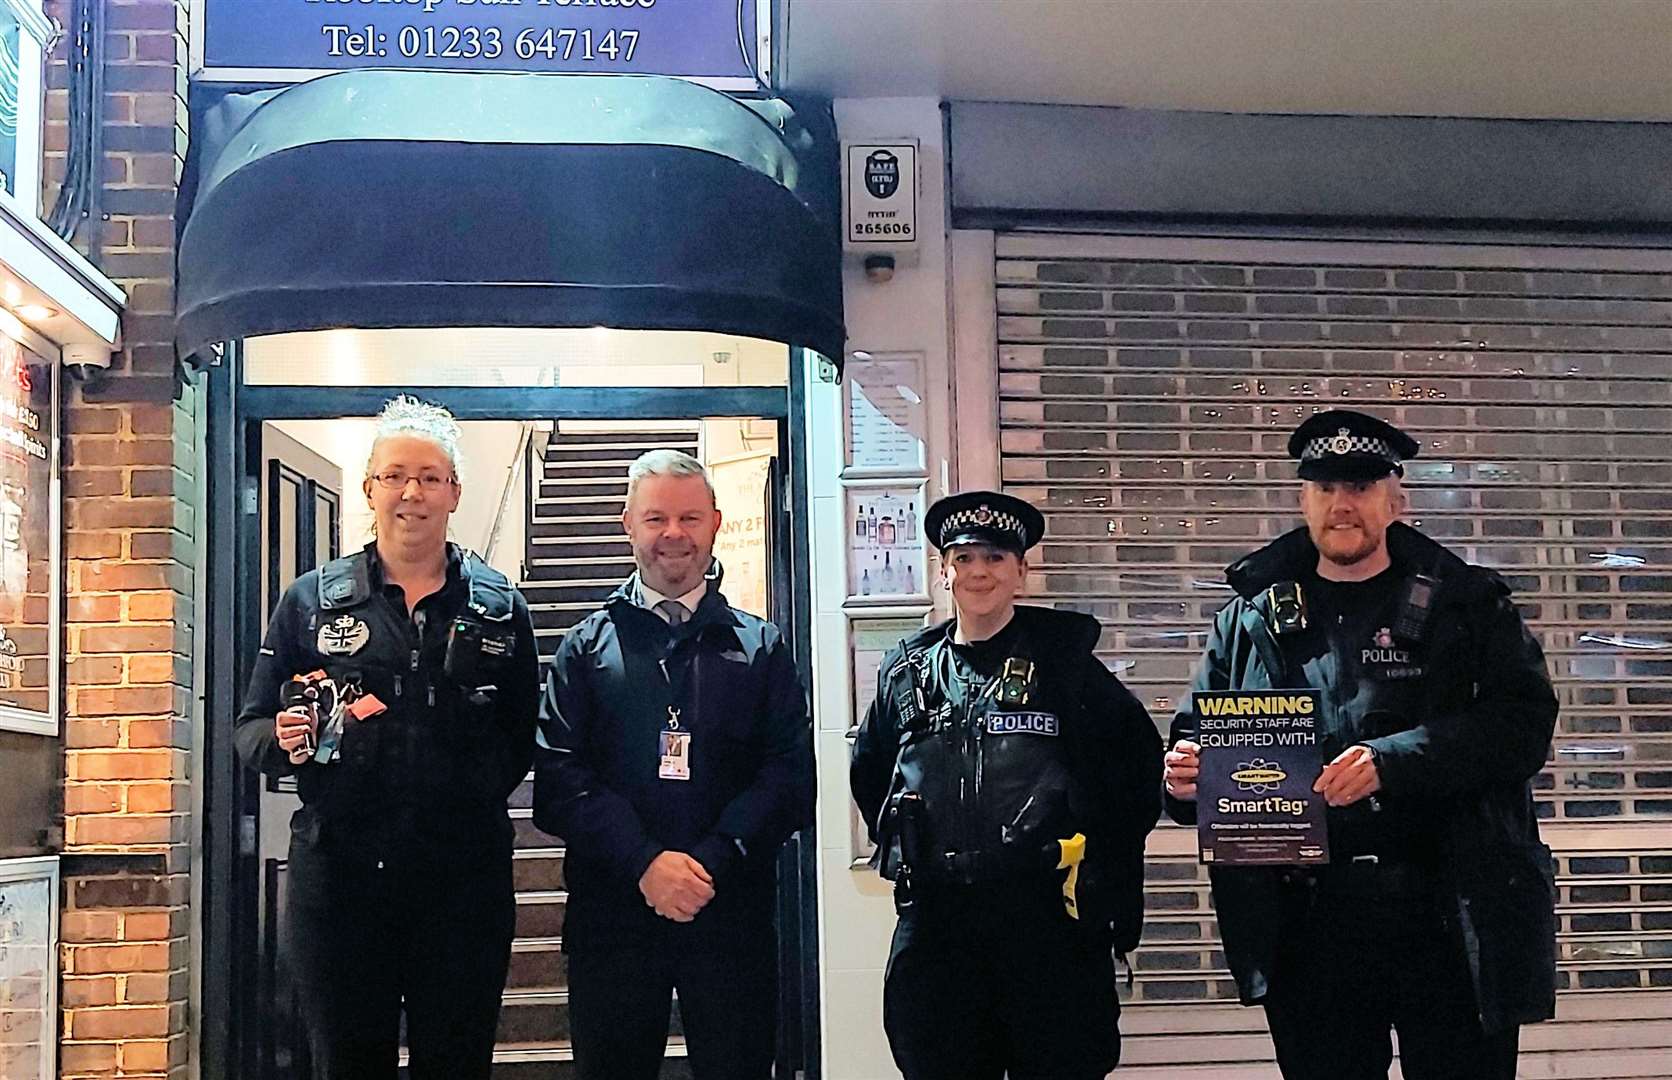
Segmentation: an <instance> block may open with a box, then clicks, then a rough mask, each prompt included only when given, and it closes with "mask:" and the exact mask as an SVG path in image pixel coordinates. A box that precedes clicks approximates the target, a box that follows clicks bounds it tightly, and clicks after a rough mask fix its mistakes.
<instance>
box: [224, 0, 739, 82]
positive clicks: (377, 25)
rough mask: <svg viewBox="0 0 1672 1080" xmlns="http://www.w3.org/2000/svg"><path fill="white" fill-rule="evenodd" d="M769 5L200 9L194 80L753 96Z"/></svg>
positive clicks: (512, 2) (384, 1) (374, 2)
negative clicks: (535, 84) (701, 89)
mask: <svg viewBox="0 0 1672 1080" xmlns="http://www.w3.org/2000/svg"><path fill="white" fill-rule="evenodd" d="M764 7H766V4H765V3H764V2H763V0H202V3H201V5H200V7H199V11H200V13H201V14H200V18H201V19H202V25H201V26H200V27H199V31H200V33H199V35H198V40H200V41H202V42H203V54H202V57H201V62H200V63H199V64H198V65H197V67H198V69H199V70H198V71H197V72H196V74H197V76H198V77H199V78H204V79H210V80H221V81H238V82H244V81H250V82H289V81H295V80H298V79H302V78H309V77H312V76H313V75H317V74H322V73H324V72H328V71H342V70H345V69H349V68H370V67H376V68H423V69H430V70H453V71H537V72H572V73H575V72H578V73H585V74H593V75H597V74H620V75H673V76H677V77H680V78H688V79H694V80H698V81H701V82H705V83H708V84H710V85H712V86H716V87H718V88H720V89H752V88H753V87H755V86H756V85H757V82H756V74H757V72H760V65H759V56H760V53H761V47H760V46H761V42H760V40H759V28H760V26H761V16H762V12H761V10H760V9H761V8H764ZM769 55H770V54H769ZM760 74H761V76H762V78H763V79H764V77H765V73H764V72H760Z"/></svg>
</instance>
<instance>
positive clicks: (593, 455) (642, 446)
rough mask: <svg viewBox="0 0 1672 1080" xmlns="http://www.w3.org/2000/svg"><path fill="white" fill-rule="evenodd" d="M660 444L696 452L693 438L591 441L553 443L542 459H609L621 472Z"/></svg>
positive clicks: (549, 462)
mask: <svg viewBox="0 0 1672 1080" xmlns="http://www.w3.org/2000/svg"><path fill="white" fill-rule="evenodd" d="M660 446H667V447H671V448H673V449H675V450H683V451H685V452H686V453H687V454H695V453H696V452H697V443H696V440H695V439H688V440H686V441H684V442H680V441H677V440H667V441H664V442H659V443H626V442H624V443H592V444H590V445H588V446H570V445H568V444H566V443H553V444H550V445H548V446H547V447H546V452H545V454H544V455H543V456H542V459H543V460H544V461H545V462H546V463H547V464H554V463H559V462H565V461H609V462H616V463H619V464H620V466H621V469H622V471H623V472H625V471H626V470H627V466H628V465H630V464H632V462H633V460H634V459H635V458H637V457H638V456H639V455H640V454H642V453H644V452H645V451H646V450H654V449H656V448H657V447H660Z"/></svg>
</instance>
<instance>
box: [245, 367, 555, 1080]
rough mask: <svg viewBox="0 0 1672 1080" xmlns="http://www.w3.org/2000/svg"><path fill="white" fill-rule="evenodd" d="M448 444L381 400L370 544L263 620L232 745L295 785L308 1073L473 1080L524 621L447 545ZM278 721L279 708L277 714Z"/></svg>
mask: <svg viewBox="0 0 1672 1080" xmlns="http://www.w3.org/2000/svg"><path fill="white" fill-rule="evenodd" d="M458 438H459V428H458V425H457V424H456V423H454V422H453V418H452V417H451V416H450V415H449V414H448V413H447V411H446V410H444V409H441V408H439V407H437V406H433V405H426V404H424V403H422V402H419V401H417V400H415V399H413V398H409V397H404V396H403V397H398V398H396V399H395V400H394V401H391V402H390V403H389V405H388V406H387V407H386V408H385V409H384V410H383V413H382V415H381V416H379V417H378V427H377V435H376V438H375V441H374V442H373V444H372V453H371V460H370V461H369V462H368V464H367V468H366V472H367V475H366V479H365V482H364V491H365V495H366V501H367V502H368V503H369V504H370V506H371V509H372V512H373V515H374V517H375V521H376V540H375V541H374V542H373V543H371V544H367V545H366V547H365V549H364V550H362V551H358V552H355V553H354V554H353V555H349V556H347V557H346V558H342V559H337V560H335V561H333V562H330V563H327V564H326V565H325V566H323V567H321V568H320V569H319V570H316V571H312V572H310V573H307V574H304V575H302V576H301V577H300V578H298V579H297V580H296V582H295V584H293V585H292V586H291V587H290V588H289V590H288V591H286V593H285V595H284V598H283V599H282V600H280V601H279V604H278V607H277V609H276V610H275V611H274V612H273V619H272V622H271V624H270V625H269V626H268V629H267V637H266V640H265V641H264V642H263V644H262V648H261V654H260V656H259V657H258V658H257V660H256V664H255V672H254V674H253V676H252V677H251V680H250V688H249V693H248V694H247V695H246V697H245V700H244V708H243V711H242V713H241V715H240V717H239V720H238V729H237V733H236V736H235V740H236V743H237V746H238V751H239V753H240V755H241V756H242V757H243V758H244V760H245V761H247V762H249V763H251V764H253V765H255V766H257V767H259V768H260V769H261V770H262V772H264V773H266V774H268V775H269V776H276V775H283V774H287V773H289V774H294V775H295V776H296V787H297V791H298V792H299V793H300V795H301V797H302V807H301V809H299V810H297V811H296V814H295V816H294V817H293V818H292V819H291V845H290V870H289V882H288V887H287V895H286V902H285V909H284V913H283V917H282V922H281V933H282V935H283V939H284V947H285V951H286V954H287V958H288V961H289V965H290V973H291V977H292V982H293V983H294V984H295V986H296V991H297V998H298V1001H299V1003H300V1008H301V1013H302V1022H303V1024H304V1026H305V1027H306V1029H307V1035H308V1045H309V1049H310V1050H311V1052H312V1056H313V1063H314V1075H315V1076H316V1077H321V1078H336V1077H352V1078H355V1080H365V1078H367V1077H387V1078H389V1080H393V1078H394V1076H395V1070H396V1066H397V1063H398V1045H397V1043H398V1038H399V1029H400V1014H401V1011H402V1009H403V1008H404V1010H405V1012H406V1021H407V1024H406V1030H407V1044H408V1047H409V1049H410V1051H411V1066H410V1072H411V1075H412V1076H413V1078H414V1080H420V1078H426V1077H428V1078H441V1077H446V1078H447V1080H460V1078H466V1077H478V1078H484V1080H485V1078H486V1077H487V1076H488V1073H489V1069H490V1067H491V1063H492V1059H493V1043H494V1026H495V1023H496V1021H497V1018H498V1015H499V1000H500V994H501V992H502V991H503V988H504V983H505V972H506V968H507V965H508V964H509V961H510V947H511V934H512V922H513V918H514V916H515V897H514V895H513V893H512V887H511V823H510V820H509V818H508V816H507V814H506V809H505V801H506V798H507V796H509V795H510V793H511V791H512V790H513V789H514V788H515V787H516V786H517V784H518V783H519V782H521V780H522V778H523V776H524V774H525V773H527V771H528V767H529V762H530V760H531V758H532V756H533V750H534V713H535V703H536V699H537V693H538V689H539V688H538V685H537V682H536V680H537V677H538V671H537V665H538V660H537V657H536V652H535V643H534V630H533V626H532V624H531V623H530V620H529V615H528V606H527V605H526V604H525V603H524V601H523V598H522V597H521V596H520V595H518V593H517V592H516V590H515V589H513V588H511V586H510V583H509V582H507V581H506V580H505V578H504V576H503V575H501V574H500V573H498V572H497V571H495V570H493V569H492V568H490V567H489V566H487V565H486V564H484V563H483V562H482V561H481V560H480V559H478V558H477V557H476V556H475V555H472V554H469V553H466V552H464V551H462V550H460V549H459V548H458V547H456V546H455V545H453V544H449V543H448V542H447V522H448V519H449V517H450V516H451V514H452V513H453V511H454V510H456V509H457V508H458V505H459V480H458V464H459V457H458ZM287 706H289V707H287Z"/></svg>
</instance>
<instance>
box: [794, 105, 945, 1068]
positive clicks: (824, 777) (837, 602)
mask: <svg viewBox="0 0 1672 1080" xmlns="http://www.w3.org/2000/svg"><path fill="white" fill-rule="evenodd" d="M835 108H836V124H837V128H838V130H839V132H840V134H841V137H842V138H843V139H844V140H846V141H850V142H866V141H872V140H879V141H888V140H891V139H897V138H916V139H918V140H920V147H921V149H920V152H919V162H918V165H919V170H920V184H921V186H920V189H919V201H918V230H919V233H920V239H919V241H918V242H919V244H921V246H922V250H921V252H920V253H919V258H918V260H917V262H916V263H915V264H914V265H909V266H908V265H902V266H900V267H899V268H898V270H897V272H896V273H895V276H894V278H893V280H892V281H889V282H887V283H883V284H875V283H872V282H870V281H867V280H866V278H865V275H864V273H863V272H862V270H861V269H860V267H859V266H858V265H857V264H856V263H852V262H850V263H849V265H848V266H847V267H846V270H845V272H844V282H843V286H844V294H843V295H844V302H845V305H846V318H847V326H848V348H849V349H850V350H863V351H867V352H872V353H880V352H900V351H921V352H922V353H923V354H924V356H925V359H926V371H925V374H924V385H925V389H926V390H927V393H926V394H925V403H926V405H927V409H928V422H929V440H928V461H929V470H928V471H929V487H928V492H927V498H928V499H929V500H931V501H932V500H933V499H936V498H938V497H940V496H941V495H942V494H944V493H945V491H944V488H943V484H945V483H948V482H950V479H951V477H952V476H953V475H954V474H953V470H952V463H951V462H950V461H949V460H948V459H949V455H950V453H951V434H950V433H951V416H950V409H951V405H950V396H949V394H948V393H947V392H946V390H947V387H948V376H947V371H948V366H949V353H950V347H951V341H950V329H949V320H948V310H947V309H948V300H947V282H948V253H947V242H946V233H945V227H944V222H945V220H946V197H945V183H944V173H945V167H946V159H945V152H944V151H945V147H944V143H943V139H942V134H941V114H940V103H939V102H938V101H937V100H935V99H932V98H895V99H864V100H860V99H843V100H838V101H837V102H836V103H835ZM808 377H809V379H810V380H811V381H810V382H809V384H808V394H807V408H808V482H809V495H810V497H811V500H812V520H813V536H812V550H813V564H814V567H815V568H819V572H815V573H814V575H813V606H814V612H813V654H814V665H815V670H814V686H815V688H816V700H815V702H814V716H815V717H816V722H817V743H816V747H817V753H818V765H819V792H820V796H819V819H818V821H819V837H820V841H819V843H820V850H819V896H820V910H819V953H820V955H819V970H820V973H821V978H822V980H823V983H824V994H823V1015H822V1018H821V1020H822V1030H823V1039H822V1046H823V1059H824V1075H825V1076H826V1077H828V1078H829V1080H889V1078H893V1077H897V1076H899V1073H898V1072H897V1071H896V1070H895V1068H894V1064H893V1060H892V1058H891V1057H890V1055H889V1052H888V1041H887V1039H886V1038H885V1036H884V1034H883V1028H882V976H883V967H884V964H885V963H886V962H887V959H888V943H889V937H890V935H891V933H892V931H893V927H894V907H893V902H892V899H891V887H890V886H888V885H886V884H885V883H884V882H882V881H880V880H879V879H878V878H877V876H876V874H875V873H874V872H872V871H871V870H869V869H866V868H860V869H853V868H852V867H851V865H850V864H851V861H852V851H851V847H850V842H849V820H850V819H849V814H850V810H849V803H850V800H849V797H848V778H847V763H848V742H847V739H846V738H845V732H846V730H847V728H848V727H849V725H850V724H851V723H852V718H853V716H854V702H853V694H852V692H851V689H850V686H849V659H848V657H849V647H848V624H849V619H850V613H849V612H848V611H845V610H844V608H843V601H844V599H845V597H844V595H843V592H844V588H845V574H844V573H843V570H842V567H843V566H844V560H845V550H846V541H847V527H846V521H845V518H844V514H843V505H842V485H841V471H842V432H841V415H842V395H841V388H840V387H839V386H836V385H833V384H829V383H821V382H818V381H817V379H816V377H814V376H812V375H809V376H808ZM922 610H923V609H918V611H919V612H921V611H922ZM903 613H909V612H902V611H899V610H898V609H896V610H895V611H894V614H903ZM863 614H872V615H876V614H881V613H880V612H878V611H877V610H876V609H872V610H871V611H869V612H865V613H863Z"/></svg>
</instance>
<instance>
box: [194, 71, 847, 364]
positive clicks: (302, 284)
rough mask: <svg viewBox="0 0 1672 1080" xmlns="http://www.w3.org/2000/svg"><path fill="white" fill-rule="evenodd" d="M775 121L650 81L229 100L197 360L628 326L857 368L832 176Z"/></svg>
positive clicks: (205, 250) (409, 77) (199, 304)
mask: <svg viewBox="0 0 1672 1080" xmlns="http://www.w3.org/2000/svg"><path fill="white" fill-rule="evenodd" d="M762 104H764V105H767V106H768V108H767V109H764V110H762V111H766V112H767V113H768V114H769V115H771V113H770V106H771V105H772V104H773V103H757V106H759V105H762ZM762 111H756V110H755V109H751V108H749V107H746V106H745V105H743V104H741V103H739V102H738V101H735V100H733V99H732V98H729V97H727V96H725V95H723V94H719V93H716V92H714V91H712V90H708V89H706V88H704V87H701V86H697V85H695V84H692V83H688V82H683V81H680V80H675V79H663V78H655V77H639V76H586V75H515V74H477V73H471V74H461V73H452V72H428V71H351V72H343V73H340V74H336V75H330V76H326V77H324V78H320V79H315V80H313V81H311V82H307V83H302V84H300V85H297V86H292V87H288V88H286V89H283V90H277V91H273V90H269V91H263V92H260V93H254V94H237V95H232V96H230V97H228V98H227V99H226V100H225V101H223V102H221V103H220V104H219V105H217V106H215V108H214V109H213V110H212V111H211V112H210V114H209V115H208V117H207V118H206V123H205V124H204V125H202V128H203V132H202V137H201V138H200V139H199V140H198V145H196V146H194V148H193V156H194V158H195V159H196V160H195V161H194V162H193V168H194V170H195V171H194V172H193V174H192V175H191V176H190V177H189V178H188V184H187V186H186V188H184V189H183V190H182V196H181V198H182V206H181V209H180V215H181V218H182V220H184V222H185V224H184V227H183V230H182V233H181V238H180V244H179V278H178V280H179V286H178V290H177V305H176V310H177V312H178V315H177V324H176V340H177V344H178V346H179V349H180V354H181V355H182V356H190V355H192V354H194V353H197V352H198V351H199V350H200V349H202V348H203V347H204V346H206V345H209V344H211V343H213V342H217V341H230V340H234V339H238V338H244V337H252V336H256V335H260V334H274V333H282V332H286V331H296V330H323V329H330V328H336V327H360V328H394V327H434V326H526V327H543V326H544V327H550V326H562V327H573V326H611V327H620V328H628V329H656V330H715V331H721V332H725V333H735V334H742V335H746V336H749V337H758V338H766V339H770V340H775V341H783V342H788V343H792V344H798V345H804V346H806V347H808V348H811V349H815V350H817V351H818V352H820V353H823V354H824V355H825V356H828V357H830V358H832V359H839V358H840V356H841V354H842V340H843V330H842V299H841V263H840V250H839V236H840V234H839V231H838V225H837V223H836V222H835V221H834V220H833V215H831V214H830V213H829V212H828V210H829V200H828V197H827V193H826V192H825V191H824V190H823V188H821V185H823V186H824V187H829V188H833V186H834V184H835V180H834V166H833V165H832V167H831V168H830V170H829V172H830V174H831V175H829V176H828V177H827V176H823V175H818V174H819V173H820V171H821V170H818V169H809V168H808V167H807V165H806V163H804V162H803V161H801V160H799V159H798V157H797V154H796V152H794V151H792V149H791V147H790V146H789V145H787V143H786V141H785V138H784V137H783V136H781V135H780V130H781V129H782V127H783V125H782V123H780V124H778V125H774V124H773V123H769V122H768V121H767V120H766V119H765V118H764V117H763V115H762ZM784 115H785V114H784V113H782V112H780V113H779V114H778V116H779V117H780V119H782V117H783V116H784ZM829 153H830V154H831V159H832V161H833V160H834V151H833V150H831V151H829Z"/></svg>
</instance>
